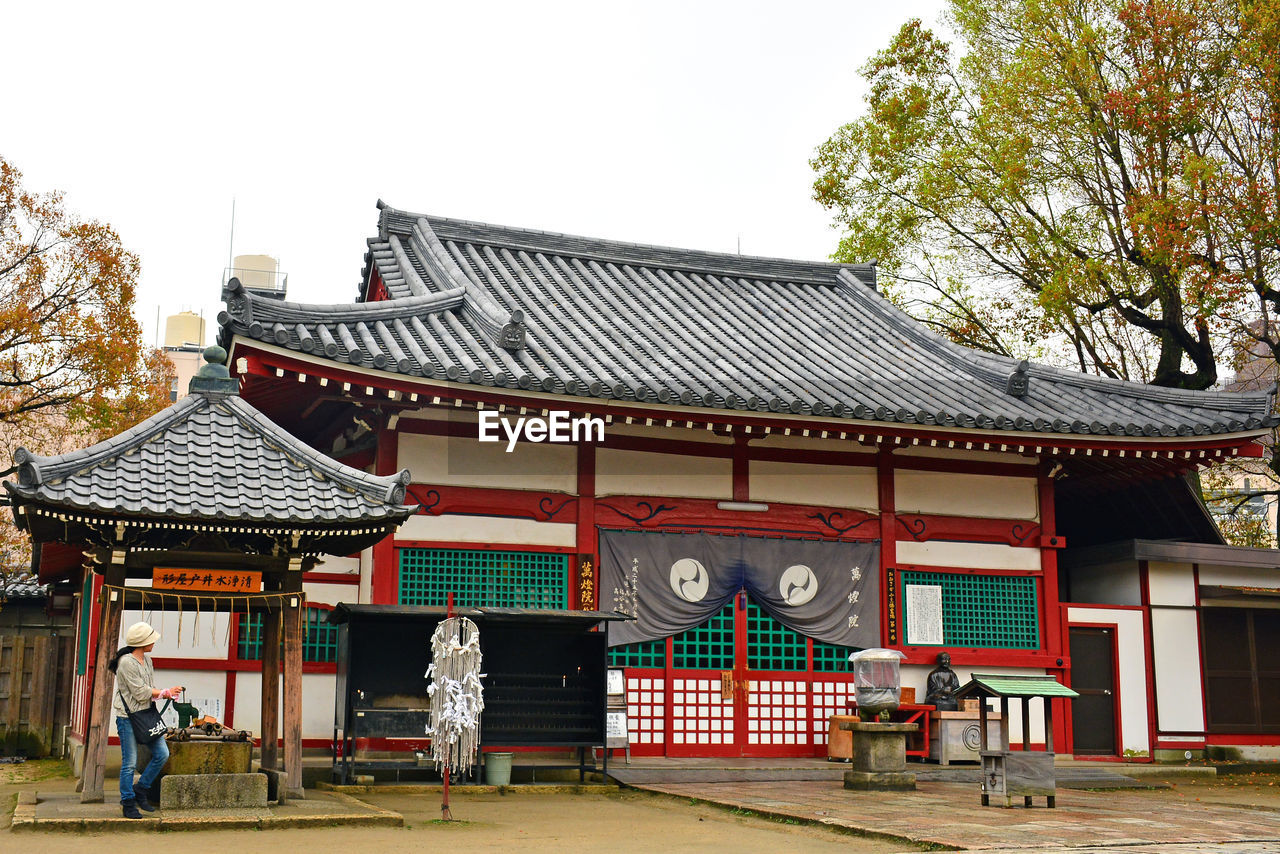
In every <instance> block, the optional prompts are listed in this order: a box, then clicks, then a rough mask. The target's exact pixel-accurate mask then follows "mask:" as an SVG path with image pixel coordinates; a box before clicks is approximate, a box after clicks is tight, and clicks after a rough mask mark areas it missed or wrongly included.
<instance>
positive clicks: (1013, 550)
mask: <svg viewBox="0 0 1280 854" xmlns="http://www.w3.org/2000/svg"><path fill="white" fill-rule="evenodd" d="M897 549H898V563H899V564H914V565H917V566H956V567H964V568H968V569H1026V570H1038V569H1040V550H1039V549H1033V548H1023V547H1018V546H1006V545H1003V544H1001V543H957V542H952V541H950V540H931V541H929V542H924V543H917V542H915V541H914V540H905V541H904V540H899V541H898V543H897Z"/></svg>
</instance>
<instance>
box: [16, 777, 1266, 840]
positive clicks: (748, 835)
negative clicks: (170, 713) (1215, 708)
mask: <svg viewBox="0 0 1280 854" xmlns="http://www.w3.org/2000/svg"><path fill="white" fill-rule="evenodd" d="M64 769H65V764H64V763H61V762H56V761H50V762H28V763H25V764H23V765H0V850H6V849H7V847H8V845H7V842H8V840H7V839H6V838H5V837H6V835H7V833H8V830H7V828H8V826H9V821H10V818H11V816H12V813H13V807H14V803H15V800H16V797H17V793H18V792H19V791H21V790H31V789H37V790H38V791H41V792H47V793H52V792H70V791H72V790H73V789H74V786H75V781H74V780H73V779H70V778H69V777H68V776H67V774H66V772H65V770H64ZM1167 782H1169V783H1170V788H1168V789H1158V790H1148V791H1145V792H1142V793H1141V794H1142V796H1143V797H1147V798H1150V799H1151V807H1152V810H1153V811H1157V810H1163V809H1170V808H1177V806H1178V805H1179V804H1183V803H1189V802H1195V801H1200V802H1203V803H1218V804H1235V805H1243V806H1249V807H1254V808H1257V809H1267V810H1280V775H1273V774H1242V775H1235V776H1220V777H1216V778H1213V777H1210V778H1186V777H1172V776H1171V777H1169V778H1168V779H1167ZM362 799H363V800H367V801H368V802H369V803H372V804H374V805H376V806H379V807H383V808H386V809H392V810H395V811H396V812H398V813H400V814H402V815H403V816H404V818H405V825H406V826H405V827H404V828H358V827H352V828H344V827H329V828H318V829H308V830H269V831H253V830H251V831H197V832H183V833H181V834H176V833H175V834H172V835H168V834H167V835H166V836H167V839H166V845H167V844H177V845H181V846H182V847H184V848H188V847H191V848H196V849H202V850H226V851H235V852H236V854H268V853H269V854H278V852H279V851H280V850H281V848H282V846H286V847H285V849H284V850H304V851H305V850H331V851H346V850H354V851H357V852H370V854H372V852H378V854H382V852H391V854H395V853H396V852H405V854H408V853H409V852H413V854H419V852H421V851H422V850H424V849H427V848H429V847H432V846H449V847H450V848H453V849H455V850H468V851H481V852H483V851H504V852H506V851H510V850H511V849H512V846H513V845H515V846H519V850H520V851H522V852H523V851H532V852H554V854H564V853H565V852H576V851H597V850H600V849H601V848H602V847H606V848H608V849H610V850H612V851H613V852H616V854H641V852H645V854H647V853H648V852H652V851H655V850H660V851H662V852H664V854H667V852H671V854H679V852H705V851H708V850H716V849H720V850H731V851H734V852H735V854H739V852H740V854H753V852H760V854H774V852H776V851H779V850H785V851H800V852H811V851H812V852H828V851H829V852H832V854H835V852H837V851H838V852H841V854H890V852H902V851H908V850H912V848H911V846H910V845H908V844H906V843H903V842H898V841H892V840H881V839H868V838H864V837H857V836H851V835H849V834H847V833H842V832H839V831H834V830H831V829H829V828H825V827H821V826H815V825H806V824H800V823H787V822H782V821H776V820H773V819H768V818H763V817H760V816H754V815H746V814H736V813H734V812H733V811H730V810H726V809H723V808H720V807H714V806H708V805H705V804H701V803H696V802H691V801H689V800H685V799H680V798H674V797H667V796H662V795H654V794H649V793H645V792H639V791H634V790H628V791H623V792H619V793H618V794H610V795H580V794H532V793H516V794H509V795H498V794H484V795H467V794H463V795H459V794H455V795H454V797H453V815H454V818H455V819H456V821H454V822H452V823H443V822H440V821H439V817H440V803H439V795H438V794H428V795H407V794H390V793H388V794H378V795H366V796H362ZM104 837H105V835H104V834H70V833H66V834H64V833H42V834H39V836H38V843H39V844H38V846H36V845H35V844H34V843H35V842H36V841H37V837H34V836H27V837H25V838H23V839H22V842H23V844H24V846H27V847H30V848H32V849H35V848H38V850H40V851H41V854H66V853H67V852H85V851H90V850H92V849H94V848H99V847H100V846H103V845H106V844H108V842H109V840H107V839H106V838H104ZM15 841H16V840H15Z"/></svg>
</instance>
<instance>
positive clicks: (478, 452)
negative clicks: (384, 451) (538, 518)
mask: <svg viewBox="0 0 1280 854" xmlns="http://www.w3.org/2000/svg"><path fill="white" fill-rule="evenodd" d="M396 435H397V436H399V439H400V442H399V445H398V452H397V456H396V465H397V466H398V467H399V468H402V469H404V468H407V469H408V470H409V471H410V472H412V473H413V480H414V483H434V484H447V485H451V486H482V487H490V488H499V489H538V490H546V491H549V492H569V493H572V492H576V491H577V488H578V476H577V471H578V451H577V448H575V447H574V446H573V445H560V444H555V445H552V444H548V443H545V442H538V443H533V442H517V443H516V446H515V449H514V450H513V451H512V452H511V453H509V454H508V453H507V452H506V447H507V443H506V442H505V441H502V442H481V441H480V440H479V439H478V438H474V437H471V436H467V437H461V436H424V435H420V434H417V433H397V434H396Z"/></svg>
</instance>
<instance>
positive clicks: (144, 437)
mask: <svg viewBox="0 0 1280 854" xmlns="http://www.w3.org/2000/svg"><path fill="white" fill-rule="evenodd" d="M209 402H210V400H209V398H207V397H205V396H204V395H202V394H190V395H187V396H186V397H184V398H182V399H181V400H179V401H178V402H177V403H175V404H173V405H172V406H169V407H166V408H165V409H162V410H160V411H159V412H157V413H156V414H155V415H152V416H151V417H150V418H146V419H144V420H142V421H139V422H138V423H137V424H135V425H133V426H132V427H130V428H129V429H128V430H125V431H123V432H121V433H117V434H116V435H114V436H111V437H110V438H107V439H103V440H102V441H101V442H95V443H94V444H92V445H90V446H89V447H87V448H77V449H76V450H74V451H68V452H67V453H65V454H53V455H50V456H44V455H41V454H37V453H34V452H32V451H28V450H27V449H26V448H18V449H17V450H15V451H14V452H13V462H14V465H16V466H17V467H18V479H19V484H20V485H22V486H39V485H40V484H42V483H48V482H49V481H51V480H54V479H56V478H60V477H64V476H66V475H68V474H71V473H74V472H77V471H80V470H81V469H83V468H86V467H88V466H92V465H96V464H98V463H99V462H101V461H102V460H105V459H109V458H111V457H115V456H119V455H120V454H124V453H128V452H129V451H131V450H133V449H134V448H137V447H141V446H142V445H145V444H147V443H148V442H150V441H151V440H152V439H154V438H155V437H156V436H157V435H159V434H161V433H163V432H164V431H166V430H168V429H169V428H170V427H172V426H173V425H175V424H178V423H180V422H182V421H185V420H187V419H188V418H190V417H191V415H192V414H193V413H191V412H189V411H188V410H191V409H198V408H202V407H203V406H205V405H206V404H208V403H209ZM24 478H34V479H33V480H32V481H31V482H30V483H23V480H24Z"/></svg>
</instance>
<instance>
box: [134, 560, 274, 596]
mask: <svg viewBox="0 0 1280 854" xmlns="http://www.w3.org/2000/svg"><path fill="white" fill-rule="evenodd" d="M151 587H152V588H153V589H155V590H181V591H191V592H200V593H257V592H258V591H260V590H261V589H262V573H261V572H254V571H252V570H247V569H244V570H241V569H176V568H174V567H160V566H158V567H156V568H155V569H154V570H152V573H151Z"/></svg>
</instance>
